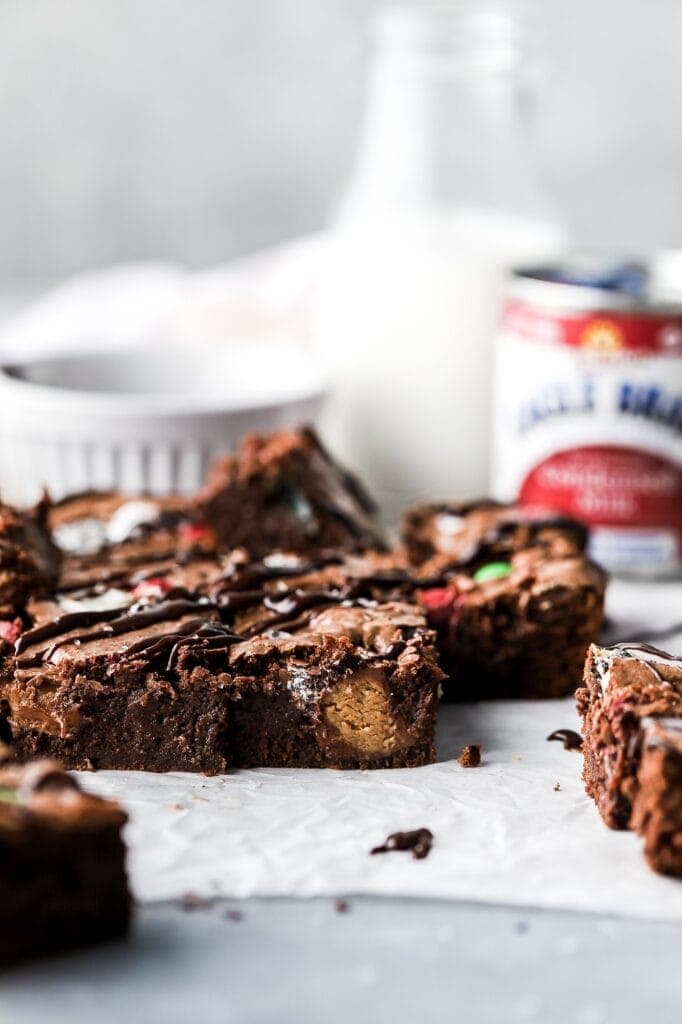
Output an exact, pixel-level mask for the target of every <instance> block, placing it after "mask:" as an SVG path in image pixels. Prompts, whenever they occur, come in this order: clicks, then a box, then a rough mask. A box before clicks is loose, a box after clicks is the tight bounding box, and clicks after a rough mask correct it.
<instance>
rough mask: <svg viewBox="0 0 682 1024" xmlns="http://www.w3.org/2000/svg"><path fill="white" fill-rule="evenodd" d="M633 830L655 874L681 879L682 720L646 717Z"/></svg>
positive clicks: (633, 815) (643, 725) (643, 723)
mask: <svg viewBox="0 0 682 1024" xmlns="http://www.w3.org/2000/svg"><path fill="white" fill-rule="evenodd" d="M637 780H638V785H637V795H636V797H635V802H634V809H633V814H632V827H633V828H634V829H636V830H637V832H639V834H640V835H641V836H643V837H644V856H645V857H646V859H647V861H648V863H649V865H650V866H651V867H652V868H653V869H654V871H659V872H660V873H661V874H664V875H675V876H676V877H678V878H682V719H679V718H645V719H644V720H643V721H642V754H641V762H640V766H639V772H638V776H637Z"/></svg>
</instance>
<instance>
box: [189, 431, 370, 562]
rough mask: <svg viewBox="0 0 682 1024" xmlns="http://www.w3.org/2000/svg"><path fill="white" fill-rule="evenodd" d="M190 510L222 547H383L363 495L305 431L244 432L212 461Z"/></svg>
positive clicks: (308, 549)
mask: <svg viewBox="0 0 682 1024" xmlns="http://www.w3.org/2000/svg"><path fill="white" fill-rule="evenodd" d="M195 508H196V510H197V512H198V514H199V516H200V518H201V519H203V520H204V521H205V522H206V523H207V524H208V525H209V526H210V527H211V528H212V529H213V531H214V532H215V534H216V536H217V537H218V540H219V542H220V543H221V544H222V545H223V547H226V548H235V547H242V546H243V547H246V548H248V550H249V551H250V552H251V553H252V554H254V555H262V554H267V553H268V552H271V551H273V550H275V549H277V548H280V549H282V550H287V551H298V552H304V553H307V554H315V553H319V552H320V551H324V550H325V549H330V548H334V549H338V550H360V549H363V548H371V547H377V546H381V545H382V544H383V538H382V536H381V533H380V531H379V529H378V527H377V524H376V520H375V508H374V503H373V502H372V500H371V499H370V497H369V495H368V494H367V492H366V491H365V489H364V488H363V487H362V485H361V484H360V482H359V481H358V480H357V479H356V478H355V477H354V476H353V475H352V474H351V473H349V472H348V471H347V470H346V469H344V468H343V467H342V466H340V465H339V464H338V463H337V462H335V461H334V459H333V458H332V457H331V455H330V454H329V452H328V451H327V450H326V449H325V448H324V447H323V445H322V444H321V442H320V440H319V438H318V437H317V435H316V434H315V433H314V432H313V431H312V430H311V429H309V428H306V429H302V430H280V431H278V432H276V433H274V434H270V435H269V436H266V437H263V436H260V435H257V434H252V435H249V436H248V437H246V438H245V439H244V440H243V441H242V443H241V445H240V448H239V451H238V453H237V454H236V455H226V456H225V457H224V458H221V459H218V461H217V462H215V463H214V465H213V466H212V468H211V470H210V471H209V476H208V479H207V481H206V485H205V487H204V488H203V490H202V491H201V492H200V493H199V495H198V496H197V498H196V501H195Z"/></svg>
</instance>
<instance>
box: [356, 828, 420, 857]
mask: <svg viewBox="0 0 682 1024" xmlns="http://www.w3.org/2000/svg"><path fill="white" fill-rule="evenodd" d="M432 844H433V833H432V832H431V831H430V830H429V829H428V828H417V829H415V830H414V831H412V832H393V833H391V835H390V836H388V837H387V839H386V840H385V842H384V843H382V845H381V846H375V847H374V849H372V850H370V851H369V852H370V854H375V853H390V852H391V851H393V850H410V851H411V852H412V856H413V857H414V858H415V860H423V859H424V857H428V855H429V853H430V851H431V846H432Z"/></svg>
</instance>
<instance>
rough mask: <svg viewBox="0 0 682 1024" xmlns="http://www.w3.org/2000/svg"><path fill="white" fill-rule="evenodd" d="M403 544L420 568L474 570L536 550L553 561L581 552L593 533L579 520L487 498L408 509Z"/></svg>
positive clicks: (403, 528)
mask: <svg viewBox="0 0 682 1024" xmlns="http://www.w3.org/2000/svg"><path fill="white" fill-rule="evenodd" d="M402 540H403V543H404V545H405V548H406V550H407V553H408V557H409V559H410V561H411V562H412V563H414V564H416V565H422V564H423V563H425V562H429V560H431V562H430V567H431V569H432V570H435V569H436V568H438V569H459V570H467V571H474V570H476V569H477V568H479V567H480V566H482V565H485V564H486V563H488V562H494V561H496V560H498V559H502V560H505V559H507V558H509V556H510V555H513V554H514V553H515V552H517V551H521V550H523V549H525V548H530V547H532V548H537V549H539V550H540V551H542V552H543V554H545V555H546V556H548V557H553V558H557V557H558V558H564V557H569V556H571V555H576V554H580V553H582V552H583V551H584V550H585V547H586V545H587V530H586V529H585V527H584V526H583V525H582V523H579V522H577V521H576V520H575V519H568V518H566V517H565V516H559V515H557V514H556V513H555V512H550V511H547V510H546V509H537V508H521V507H519V506H516V505H504V504H501V503H500V502H496V501H492V500H490V499H482V500H479V501H472V502H455V501H453V502H439V503H433V504H428V505H417V506H415V507H414V508H410V509H408V510H407V512H406V513H405V515H404V516H403V522H402Z"/></svg>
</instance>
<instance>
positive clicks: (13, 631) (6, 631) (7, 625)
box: [0, 619, 22, 644]
mask: <svg viewBox="0 0 682 1024" xmlns="http://www.w3.org/2000/svg"><path fill="white" fill-rule="evenodd" d="M21 630H22V623H21V619H14V621H12V620H11V619H0V639H2V640H5V641H6V642H7V643H8V644H14V643H16V641H17V640H18V639H19V637H20V636H21Z"/></svg>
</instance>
